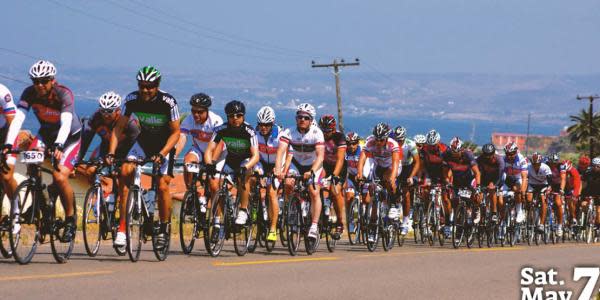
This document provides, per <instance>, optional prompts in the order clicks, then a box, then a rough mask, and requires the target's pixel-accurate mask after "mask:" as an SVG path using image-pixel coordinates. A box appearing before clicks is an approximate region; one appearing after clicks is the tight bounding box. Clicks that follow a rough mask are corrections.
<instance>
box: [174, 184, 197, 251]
mask: <svg viewBox="0 0 600 300" xmlns="http://www.w3.org/2000/svg"><path fill="white" fill-rule="evenodd" d="M194 198H195V197H194V192H193V191H189V190H188V191H186V192H185V194H184V195H183V199H182V200H181V209H180V210H179V244H180V245H181V251H183V253H184V254H190V253H192V250H194V244H195V242H196V235H197V232H198V221H199V220H198V217H197V216H198V211H197V207H196V201H195V199H194Z"/></svg>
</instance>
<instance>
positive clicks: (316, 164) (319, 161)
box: [311, 144, 325, 172]
mask: <svg viewBox="0 0 600 300" xmlns="http://www.w3.org/2000/svg"><path fill="white" fill-rule="evenodd" d="M315 152H316V154H317V157H316V158H315V161H313V164H312V167H311V170H312V171H313V172H316V171H318V170H319V169H320V168H322V167H323V159H324V158H325V146H324V145H323V144H321V145H317V146H316V148H315Z"/></svg>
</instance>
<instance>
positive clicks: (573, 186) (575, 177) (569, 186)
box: [561, 164, 581, 197]
mask: <svg viewBox="0 0 600 300" xmlns="http://www.w3.org/2000/svg"><path fill="white" fill-rule="evenodd" d="M561 172H565V173H566V175H567V182H566V184H565V191H566V192H567V193H568V192H569V191H571V192H572V194H573V195H574V196H575V197H578V196H579V189H580V188H581V175H580V174H579V172H578V171H577V169H575V168H573V167H571V168H570V169H569V170H568V171H567V169H566V164H563V165H561Z"/></svg>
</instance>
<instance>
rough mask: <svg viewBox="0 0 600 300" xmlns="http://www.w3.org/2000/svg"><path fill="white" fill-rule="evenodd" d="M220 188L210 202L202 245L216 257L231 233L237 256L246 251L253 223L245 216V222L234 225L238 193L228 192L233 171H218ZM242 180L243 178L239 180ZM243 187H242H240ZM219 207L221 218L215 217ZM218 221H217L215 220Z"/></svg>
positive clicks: (244, 253)
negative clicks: (212, 201) (214, 199)
mask: <svg viewBox="0 0 600 300" xmlns="http://www.w3.org/2000/svg"><path fill="white" fill-rule="evenodd" d="M215 175H219V180H220V184H219V185H220V188H219V190H218V191H217V200H216V201H215V202H214V203H211V207H210V211H208V212H209V213H208V215H207V218H206V227H205V229H204V246H205V247H206V251H208V253H209V254H210V256H212V257H216V256H218V255H219V254H220V253H221V250H223V245H224V243H225V240H226V239H227V240H229V239H230V238H231V236H232V235H233V246H234V250H235V253H236V254H237V255H238V256H244V255H246V253H248V247H249V246H250V245H251V244H252V240H253V235H254V230H255V223H254V222H253V220H252V218H251V217H248V218H247V221H246V224H244V225H236V224H235V218H236V216H237V215H238V211H239V209H240V208H239V204H240V194H239V191H238V193H237V196H236V198H235V201H234V200H233V199H232V198H233V196H232V195H231V194H230V192H229V188H230V186H233V185H234V180H233V178H232V176H233V175H234V174H233V173H228V172H222V171H218V172H216V174H215ZM241 182H243V180H241ZM242 188H243V187H242ZM219 208H221V211H222V216H223V220H220V219H217V217H218V216H219V215H220V214H219ZM217 221H218V222H217Z"/></svg>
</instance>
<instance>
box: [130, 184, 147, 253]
mask: <svg viewBox="0 0 600 300" xmlns="http://www.w3.org/2000/svg"><path fill="white" fill-rule="evenodd" d="M139 197H141V195H140V190H138V189H137V188H131V189H130V190H129V193H128V195H127V214H126V216H125V236H126V240H127V246H126V249H127V254H128V255H129V260H130V261H131V262H137V261H138V260H139V259H140V254H141V252H142V240H143V239H144V234H143V233H144V224H145V222H151V220H150V221H148V220H144V219H145V218H144V215H143V214H144V212H143V211H142V208H141V207H139V206H140V205H139V203H138V199H139ZM142 201H143V199H142Z"/></svg>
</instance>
